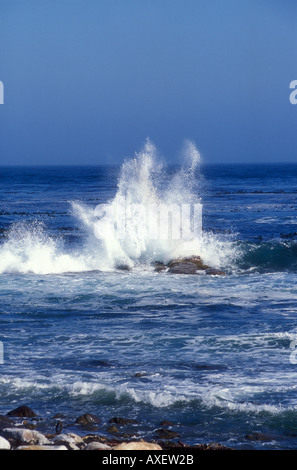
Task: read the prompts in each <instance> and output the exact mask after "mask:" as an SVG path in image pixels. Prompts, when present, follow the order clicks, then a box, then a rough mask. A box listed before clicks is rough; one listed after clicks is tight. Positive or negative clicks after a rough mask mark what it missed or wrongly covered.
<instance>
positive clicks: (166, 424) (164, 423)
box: [160, 419, 174, 426]
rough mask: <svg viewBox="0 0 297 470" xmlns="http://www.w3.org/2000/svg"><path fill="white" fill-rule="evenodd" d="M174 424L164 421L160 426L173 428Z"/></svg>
mask: <svg viewBox="0 0 297 470" xmlns="http://www.w3.org/2000/svg"><path fill="white" fill-rule="evenodd" d="M173 425H174V423H172V422H171V421H167V419H163V421H161V423H160V426H173Z"/></svg>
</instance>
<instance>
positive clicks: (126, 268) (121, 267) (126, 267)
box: [116, 264, 132, 271]
mask: <svg viewBox="0 0 297 470" xmlns="http://www.w3.org/2000/svg"><path fill="white" fill-rule="evenodd" d="M116 269H119V270H120V271H131V269H132V268H131V266H129V265H128V264H119V265H117V266H116Z"/></svg>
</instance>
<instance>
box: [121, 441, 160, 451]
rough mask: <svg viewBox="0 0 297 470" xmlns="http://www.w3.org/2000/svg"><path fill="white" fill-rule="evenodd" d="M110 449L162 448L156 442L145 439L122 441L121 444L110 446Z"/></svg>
mask: <svg viewBox="0 0 297 470" xmlns="http://www.w3.org/2000/svg"><path fill="white" fill-rule="evenodd" d="M112 450H162V447H160V446H159V445H158V444H154V443H153V442H146V441H143V440H141V441H131V442H122V443H121V444H119V445H117V446H115V447H112Z"/></svg>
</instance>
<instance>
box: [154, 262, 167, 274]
mask: <svg viewBox="0 0 297 470" xmlns="http://www.w3.org/2000/svg"><path fill="white" fill-rule="evenodd" d="M164 271H166V266H164V264H159V265H157V266H156V267H155V272H156V273H161V272H164Z"/></svg>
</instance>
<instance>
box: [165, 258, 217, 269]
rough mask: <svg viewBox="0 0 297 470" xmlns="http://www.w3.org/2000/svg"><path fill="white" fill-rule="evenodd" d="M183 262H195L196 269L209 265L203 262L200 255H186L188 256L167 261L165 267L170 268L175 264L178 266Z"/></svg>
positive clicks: (205, 267)
mask: <svg viewBox="0 0 297 470" xmlns="http://www.w3.org/2000/svg"><path fill="white" fill-rule="evenodd" d="M184 263H186V264H187V263H192V264H195V266H196V271H199V270H205V269H207V268H209V267H210V266H207V265H206V264H204V263H203V261H202V259H201V258H200V256H188V257H185V258H177V259H173V260H171V261H169V263H168V264H167V267H168V268H170V269H171V268H174V267H175V266H178V265H180V264H184Z"/></svg>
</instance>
